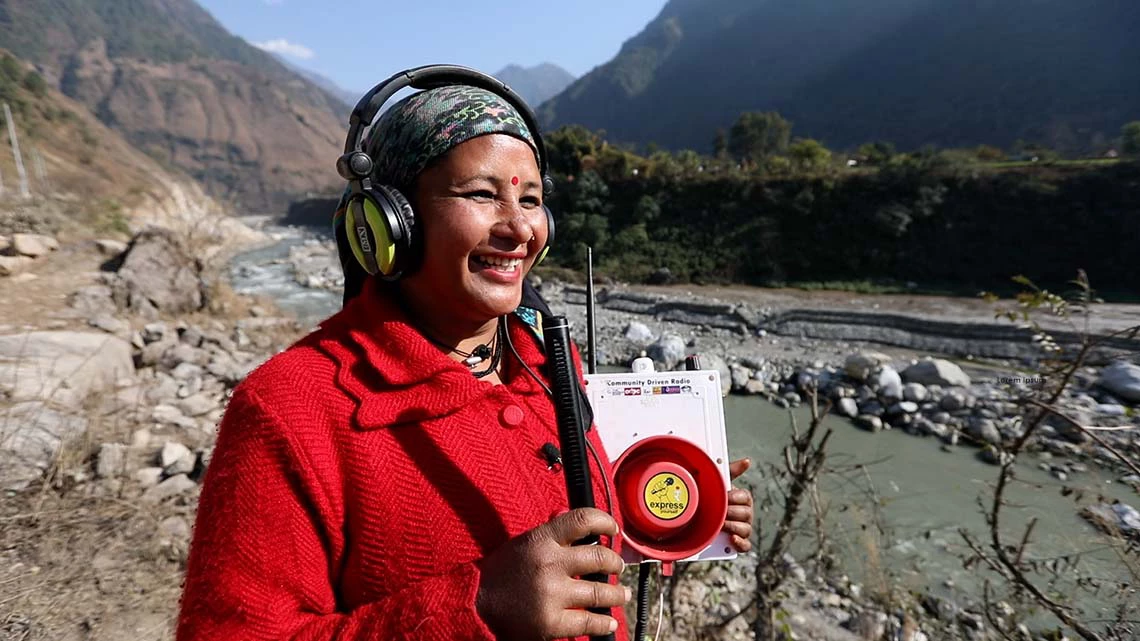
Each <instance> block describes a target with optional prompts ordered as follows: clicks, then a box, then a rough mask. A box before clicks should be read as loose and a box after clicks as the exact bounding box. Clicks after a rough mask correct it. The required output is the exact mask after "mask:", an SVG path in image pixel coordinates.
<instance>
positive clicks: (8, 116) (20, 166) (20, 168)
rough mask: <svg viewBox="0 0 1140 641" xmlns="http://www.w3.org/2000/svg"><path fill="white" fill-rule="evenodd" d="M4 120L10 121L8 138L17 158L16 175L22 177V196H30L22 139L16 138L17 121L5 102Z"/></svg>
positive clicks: (13, 153)
mask: <svg viewBox="0 0 1140 641" xmlns="http://www.w3.org/2000/svg"><path fill="white" fill-rule="evenodd" d="M4 120H7V121H8V140H10V141H11V142H12V155H13V156H15V158H16V175H17V176H18V177H19V179H20V196H22V197H24V198H30V197H31V194H30V193H28V172H26V171H24V159H23V157H22V156H20V141H19V139H17V138H16V122H15V121H14V120H12V109H11V108H9V107H8V103H4Z"/></svg>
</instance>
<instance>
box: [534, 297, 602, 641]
mask: <svg viewBox="0 0 1140 641" xmlns="http://www.w3.org/2000/svg"><path fill="white" fill-rule="evenodd" d="M542 336H543V340H544V342H545V343H546V354H547V364H548V366H549V368H550V371H549V374H550V383H551V385H550V391H551V392H552V395H553V397H554V411H555V414H556V416H557V417H558V439H559V441H560V444H561V446H562V447H561V448H560V449H561V450H562V451H561V454H562V471H563V473H564V474H565V476H566V493H567V495H568V496H569V502H570V509H578V508H582V507H594V489H593V485H592V484H591V483H590V466H589V463H588V462H587V460H586V426H585V425H583V422H584V420H583V417H582V407H581V405H579V404H578V400H579V399H578V394H579V390H578V379H577V374H576V373H575V371H574V358H573V356H572V354H571V351H570V324H569V323H568V322H567V321H566V317H565V316H547V317H545V318H543V320H542ZM597 543H598V537H597V536H596V535H590V536H587V537H586V538H584V539H582V540H580V541H575V543H574V544H575V545H596V544H597ZM582 578H583V579H584V580H587V581H597V582H598V583H608V582H609V581H608V578H607V577H606V575H605V574H589V575H586V576H583V577H582ZM590 611H591V612H595V613H597V614H605V615H607V616H613V613H612V612H611V611H610V609H609V608H590ZM615 618H616V617H615ZM591 638H592V639H604V640H605V641H613V639H614V635H613V633H612V632H611V633H608V634H605V635H602V636H595V637H591Z"/></svg>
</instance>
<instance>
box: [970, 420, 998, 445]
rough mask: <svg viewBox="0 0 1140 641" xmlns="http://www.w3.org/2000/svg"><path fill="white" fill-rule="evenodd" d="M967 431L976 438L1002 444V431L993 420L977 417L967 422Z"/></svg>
mask: <svg viewBox="0 0 1140 641" xmlns="http://www.w3.org/2000/svg"><path fill="white" fill-rule="evenodd" d="M966 433H967V434H969V435H970V436H971V437H973V438H974V439H975V440H977V441H980V442H982V443H989V444H991V445H1001V432H999V431H998V428H997V425H996V424H995V423H994V422H993V420H991V419H988V418H976V419H973V420H970V421H969V422H967V423H966Z"/></svg>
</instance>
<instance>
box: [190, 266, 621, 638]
mask: <svg viewBox="0 0 1140 641" xmlns="http://www.w3.org/2000/svg"><path fill="white" fill-rule="evenodd" d="M510 325H511V326H510V332H511V337H512V340H513V342H514V345H515V347H516V348H517V349H518V352H519V354H520V356H521V357H522V358H523V359H524V360H525V361H526V362H527V363H528V364H529V365H530V366H531V368H532V369H533V370H534V371H535V372H536V373H538V374H539V376H543V377H545V373H544V364H545V356H544V354H543V352H542V351H541V348H540V346H539V345H538V343H537V341H536V340H535V338H534V337H533V336H532V335H531V334H530V333H529V330H528V329H527V328H526V327H525V326H523V325H522V324H521V322H520V321H519V320H518V319H517V318H513V317H512V321H511V324H510ZM508 354H509V351H508ZM575 359H578V356H577V354H576V353H575ZM578 367H579V372H580V371H581V362H580V360H579V361H578ZM504 381H505V383H504V384H503V385H498V386H495V385H492V384H490V383H488V382H485V381H481V380H478V379H476V378H475V377H473V376H472V375H471V374H470V372H469V371H468V370H467V368H466V367H464V366H463V365H461V364H459V363H456V362H455V361H452V360H451V359H450V358H448V357H447V356H445V355H444V354H443V353H441V351H440V350H439V349H437V348H436V347H434V346H433V345H432V344H431V343H429V342H428V341H427V340H425V339H424V338H423V337H422V336H421V335H420V334H419V333H418V332H417V331H416V330H415V329H414V328H413V327H411V326H410V325H409V324H408V323H407V322H406V318H405V316H404V315H403V314H402V313H401V312H400V310H399V309H398V307H396V306H395V305H393V304H391V302H389V301H386V300H384V298H383V297H382V296H381V295H380V294H379V293H378V292H377V288H375V287H366V288H365V291H364V293H363V294H361V295H360V296H359V297H357V298H355V299H353V300H352V301H351V302H350V303H349V304H348V305H347V306H346V308H345V309H344V310H342V311H341V312H340V313H339V314H337V315H336V316H334V317H333V318H331V319H329V320H328V321H326V322H325V323H324V324H323V326H322V328H321V329H319V330H317V331H316V332H314V333H313V334H311V335H309V336H308V337H306V338H304V339H303V340H301V341H300V342H299V343H297V344H296V345H294V346H292V347H291V348H290V349H288V350H286V351H284V352H282V353H281V354H278V355H277V356H275V357H274V358H272V359H270V360H269V361H268V362H267V363H265V364H264V365H262V366H261V367H260V368H258V369H257V370H255V371H254V372H252V373H251V374H250V375H249V377H248V378H247V379H246V380H245V381H243V382H242V383H241V384H240V385H239V386H238V387H237V388H236V389H235V390H234V394H233V398H232V399H231V400H230V403H229V407H228V409H227V411H226V415H225V418H224V419H223V420H222V424H221V427H220V431H219V435H218V441H217V445H216V448H215V450H214V455H213V458H212V461H211V463H210V466H209V468H208V471H207V472H206V476H205V479H204V481H203V486H202V494H201V498H200V502H199V507H198V517H197V522H196V525H195V528H194V539H193V543H192V547H191V552H190V558H189V562H188V568H187V573H186V583H185V588H184V593H183V598H182V610H181V616H180V618H179V621H178V630H177V641H207V640H209V641H245V640H253V639H265V640H270V639H272V640H275V641H285V640H286V639H306V640H314V641H315V640H331V639H337V640H343V641H348V640H364V639H370V640H375V639H419V640H425V641H426V640H434V639H438V640H440V641H442V640H444V639H447V640H453V639H481V640H489V639H493V638H494V636H493V635H492V634H491V631H490V630H489V629H488V628H487V626H486V624H485V623H484V622H483V621H482V619H481V618H480V617H479V616H478V614H477V613H476V610H475V594H476V591H477V588H478V584H479V569H478V567H477V565H476V563H475V562H476V561H478V560H479V559H481V558H482V557H484V556H486V555H488V554H489V553H490V552H492V551H493V550H495V549H496V548H498V547H499V546H501V545H503V544H504V543H505V542H506V541H507V540H508V539H510V538H511V537H514V536H516V535H518V534H521V533H522V532H524V531H526V530H529V529H531V528H533V527H535V526H537V525H540V524H542V523H544V522H546V521H548V520H550V518H552V517H553V516H556V515H558V514H560V513H562V512H565V511H566V510H567V509H568V505H567V498H566V487H565V481H564V478H563V475H562V473H561V472H559V471H557V470H554V471H552V470H549V469H548V464H547V462H546V460H545V459H544V458H543V455H542V453H541V449H540V448H541V447H542V445H543V444H544V443H547V442H551V443H554V444H557V443H558V432H557V427H556V423H555V415H554V407H553V404H552V403H551V400H550V399H549V398H548V397H547V395H546V394H545V392H544V391H543V390H542V388H541V387H539V386H538V385H537V384H536V383H535V382H534V381H533V380H532V379H531V378H530V377H529V376H528V375H527V374H526V373H525V372H524V371H523V370H522V368H521V367H520V366H519V365H518V363H517V362H516V361H514V359H513V356H511V357H510V358H509V359H507V366H506V374H505V376H504ZM548 384H549V383H548ZM589 439H590V440H591V442H592V443H593V444H594V447H595V449H596V451H597V452H598V454H599V456H600V458H601V459H602V463H603V467H604V470H603V471H602V472H601V473H599V470H598V468H597V467H596V465H595V464H594V462H593V459H592V457H591V468H592V469H591V471H592V478H593V479H594V485H595V503H596V505H597V506H598V507H599V508H604V507H605V506H606V505H607V503H606V496H605V491H604V489H603V484H604V483H608V482H609V481H608V479H610V478H612V475H611V470H610V463H609V460H608V457H607V456H606V455H605V453H604V451H603V448H602V444H601V442H600V441H599V440H598V437H597V432H596V430H591V431H590V432H589ZM611 492H612V488H611ZM616 511H617V508H616V506H614V512H615V517H618V518H619V522H620V516H619V515H617V514H616ZM603 541H605V538H604V537H603ZM615 582H616V579H615ZM614 614H615V615H616V616H618V620H619V628H618V631H617V637H616V638H617V639H627V638H629V633H628V630H627V627H626V622H625V620H624V617H622V614H621V609H620V608H616V609H615V612H614ZM583 639H584V637H583ZM527 641H529V640H527Z"/></svg>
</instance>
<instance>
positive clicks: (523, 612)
mask: <svg viewBox="0 0 1140 641" xmlns="http://www.w3.org/2000/svg"><path fill="white" fill-rule="evenodd" d="M617 533H618V526H617V522H616V521H614V519H613V517H611V516H610V515H609V514H606V513H605V512H603V511H601V510H597V509H594V508H580V509H577V510H571V511H569V512H567V513H565V514H561V515H559V516H557V517H555V518H554V519H551V520H550V521H549V522H547V523H544V524H542V525H540V526H538V527H536V528H534V529H533V530H530V531H528V532H524V533H523V534H521V535H519V536H517V537H515V538H513V539H511V540H510V541H509V542H508V543H507V544H506V545H504V546H502V547H500V548H499V549H497V550H495V551H494V552H492V553H491V554H490V555H489V556H487V557H486V558H485V559H483V560H482V561H481V562H480V563H479V567H480V571H481V575H482V576H481V579H480V582H479V593H478V596H477V597H476V604H475V607H476V610H477V611H478V613H479V616H480V617H482V619H483V621H484V622H486V624H487V627H489V628H491V631H492V632H494V633H495V636H496V637H498V638H500V639H528V640H529V639H561V638H566V637H577V636H582V635H586V636H600V635H604V634H606V633H608V632H612V631H614V630H616V629H617V621H616V620H615V619H614V618H613V617H609V616H605V615H601V614H594V613H592V612H588V611H587V610H586V608H596V607H603V608H616V607H620V606H622V605H624V604H625V602H626V601H628V600H629V599H630V596H631V595H630V592H629V589H628V588H624V587H622V586H620V585H610V584H608V583H596V582H593V581H583V580H581V579H575V578H574V577H577V576H584V575H587V574H594V573H604V574H620V573H621V571H622V568H623V567H624V565H625V564H624V562H623V561H622V559H621V556H619V555H618V554H617V553H616V552H614V551H613V550H611V549H609V548H607V547H605V546H602V545H579V546H574V545H572V543H573V542H574V541H577V540H579V539H582V538H584V537H586V536H588V535H590V534H605V535H608V536H610V537H613V536H616V535H617Z"/></svg>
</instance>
